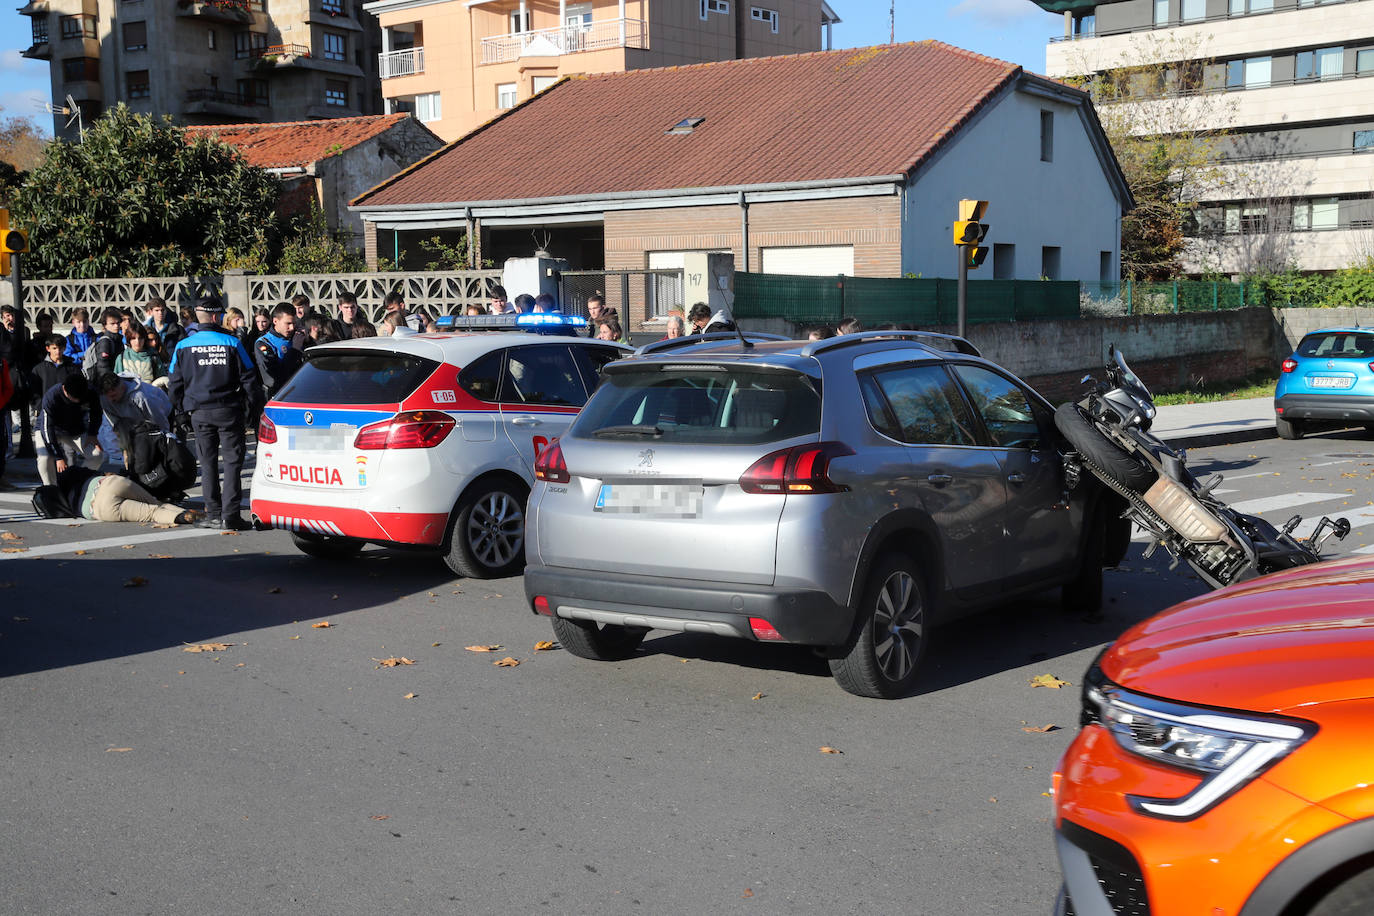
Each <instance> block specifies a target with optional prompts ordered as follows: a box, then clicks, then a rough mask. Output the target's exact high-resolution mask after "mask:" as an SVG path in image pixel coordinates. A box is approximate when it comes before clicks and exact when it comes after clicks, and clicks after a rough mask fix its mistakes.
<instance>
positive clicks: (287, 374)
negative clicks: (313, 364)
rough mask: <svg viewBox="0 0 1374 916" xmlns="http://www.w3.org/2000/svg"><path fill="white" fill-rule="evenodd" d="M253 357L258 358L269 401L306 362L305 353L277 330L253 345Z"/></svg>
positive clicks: (259, 370) (263, 384)
mask: <svg viewBox="0 0 1374 916" xmlns="http://www.w3.org/2000/svg"><path fill="white" fill-rule="evenodd" d="M253 358H254V359H255V360H257V363H258V375H260V376H261V377H262V386H263V388H264V389H265V390H266V392H267V400H269V401H270V400H271V399H272V398H273V397H274V396H275V395H276V393H277V392H278V391H280V390H281V386H282V385H285V384H286V382H287V380H288V379H290V378H291V376H293V375H295V374H296V370H297V369H299V368H300V367H301V366H302V365H304V363H305V354H304V353H302V352H301V351H300V350H297V349H296V348H295V347H294V346H292V344H291V341H288V340H287V339H286V338H285V337H282V336H280V335H278V334H277V332H276V331H268V332H267V333H266V334H264V335H262V336H261V337H259V338H258V340H257V343H255V344H254V345H253Z"/></svg>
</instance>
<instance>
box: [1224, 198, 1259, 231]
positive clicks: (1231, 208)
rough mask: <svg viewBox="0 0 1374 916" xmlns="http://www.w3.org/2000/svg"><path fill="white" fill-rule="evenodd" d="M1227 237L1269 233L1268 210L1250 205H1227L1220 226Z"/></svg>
mask: <svg viewBox="0 0 1374 916" xmlns="http://www.w3.org/2000/svg"><path fill="white" fill-rule="evenodd" d="M1222 229H1223V231H1225V232H1226V234H1228V235H1236V234H1238V233H1244V234H1247V235H1249V234H1252V233H1257V232H1268V231H1269V208H1268V207H1265V206H1257V205H1251V204H1227V205H1226V216H1225V219H1224V221H1223V224H1222Z"/></svg>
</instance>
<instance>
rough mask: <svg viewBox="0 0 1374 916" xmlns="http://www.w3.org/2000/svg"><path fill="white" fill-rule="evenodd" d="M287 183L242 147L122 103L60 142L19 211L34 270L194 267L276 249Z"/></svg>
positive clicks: (124, 272) (135, 272) (155, 272)
mask: <svg viewBox="0 0 1374 916" xmlns="http://www.w3.org/2000/svg"><path fill="white" fill-rule="evenodd" d="M277 193H278V191H277V183H276V181H275V179H273V178H272V176H271V175H269V174H268V173H267V172H265V171H263V170H262V169H258V168H254V167H252V166H250V165H248V164H247V163H246V162H245V161H244V160H243V157H242V156H241V155H240V154H239V153H238V151H237V150H235V149H234V148H232V147H230V146H226V145H224V144H222V143H220V142H218V141H217V140H213V139H211V138H209V137H206V136H204V135H201V136H197V137H196V138H195V139H194V140H191V141H188V139H187V137H186V131H185V130H183V129H182V128H180V127H177V126H176V125H174V124H173V123H172V122H171V120H170V118H162V119H156V118H153V117H150V116H148V115H141V114H135V113H133V112H131V111H129V109H128V108H127V107H125V106H124V105H119V106H117V107H115V108H113V109H111V110H110V111H108V112H106V114H105V115H104V117H102V118H100V120H98V121H96V123H95V124H93V125H92V126H91V127H90V128H88V129H87V130H86V136H85V140H84V141H83V142H81V143H68V142H64V141H54V142H52V143H50V144H49V145H48V147H47V149H46V150H45V152H44V156H43V161H42V163H41V164H40V165H39V166H38V167H37V168H36V169H34V170H33V171H32V172H30V173H29V175H28V177H27V179H26V180H25V181H24V183H23V185H22V186H21V187H20V188H19V190H18V191H17V193H16V194H15V195H14V201H13V211H14V216H15V219H16V223H17V225H18V226H19V227H20V228H23V229H27V230H28V231H29V246H30V248H31V249H32V251H31V253H30V254H28V255H25V257H24V266H25V268H26V272H28V273H29V274H30V275H31V276H34V277H40V278H41V277H77V278H89V277H119V276H128V277H155V276H176V275H183V276H184V275H187V274H195V273H213V272H216V271H218V270H219V269H221V268H222V267H223V266H224V261H225V259H226V256H227V255H228V254H229V253H230V252H232V251H239V252H244V251H254V250H257V251H271V250H273V248H274V246H275V243H276V238H275V235H276V216H275V206H276V200H277Z"/></svg>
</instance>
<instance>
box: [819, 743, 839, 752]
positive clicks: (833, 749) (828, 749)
mask: <svg viewBox="0 0 1374 916" xmlns="http://www.w3.org/2000/svg"><path fill="white" fill-rule="evenodd" d="M821 753H822V754H843V753H844V751H842V750H840V749H839V748H837V747H831V746H830V745H828V744H822V745H821Z"/></svg>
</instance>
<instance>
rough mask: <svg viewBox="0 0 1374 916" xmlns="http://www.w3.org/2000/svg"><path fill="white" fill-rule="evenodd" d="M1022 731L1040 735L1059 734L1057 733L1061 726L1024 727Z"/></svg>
mask: <svg viewBox="0 0 1374 916" xmlns="http://www.w3.org/2000/svg"><path fill="white" fill-rule="evenodd" d="M1021 731H1023V732H1039V733H1041V734H1044V733H1045V732H1057V731H1059V726H1058V725H1027V726H1025V727H1023V728H1022V729H1021Z"/></svg>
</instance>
